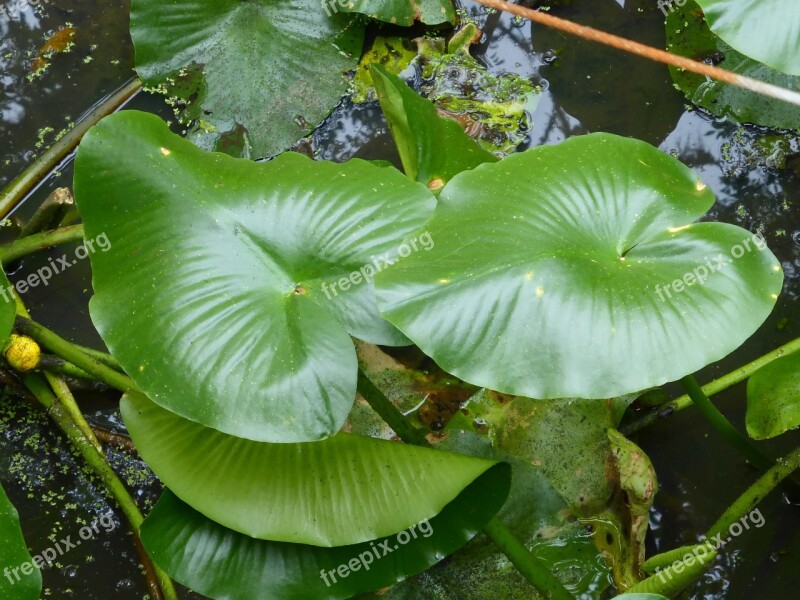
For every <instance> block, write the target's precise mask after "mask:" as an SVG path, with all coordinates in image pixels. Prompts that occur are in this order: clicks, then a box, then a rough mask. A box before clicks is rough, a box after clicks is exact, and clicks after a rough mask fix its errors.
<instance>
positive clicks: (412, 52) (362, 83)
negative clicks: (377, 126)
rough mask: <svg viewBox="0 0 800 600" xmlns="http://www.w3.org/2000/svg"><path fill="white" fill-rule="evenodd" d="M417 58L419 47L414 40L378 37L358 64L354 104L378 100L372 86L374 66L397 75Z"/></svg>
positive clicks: (354, 82) (353, 97)
mask: <svg viewBox="0 0 800 600" xmlns="http://www.w3.org/2000/svg"><path fill="white" fill-rule="evenodd" d="M416 56H417V45H416V44H415V43H414V41H413V40H410V39H408V38H405V37H381V36H378V37H376V38H375V40H374V41H373V42H372V46H371V47H370V49H369V50H368V51H367V52H365V53H364V56H362V57H361V60H360V61H359V63H358V70H357V71H356V76H355V78H354V79H353V87H354V90H353V96H352V99H353V102H355V103H356V104H362V103H364V102H370V101H375V100H377V99H378V98H377V94H376V93H375V89H374V87H373V84H372V73H371V68H372V66H373V65H380V66H381V67H383V68H384V69H386V71H387V72H388V73H391V74H392V75H397V74H399V73H400V72H401V71H403V70H404V69H405V68H406V67H408V65H409V64H411V61H412V60H414V58H416Z"/></svg>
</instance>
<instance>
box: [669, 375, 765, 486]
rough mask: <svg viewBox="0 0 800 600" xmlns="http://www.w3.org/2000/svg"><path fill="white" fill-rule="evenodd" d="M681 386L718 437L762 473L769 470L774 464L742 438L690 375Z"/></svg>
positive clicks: (682, 380) (682, 381) (683, 380)
mask: <svg viewBox="0 0 800 600" xmlns="http://www.w3.org/2000/svg"><path fill="white" fill-rule="evenodd" d="M681 384H683V387H684V388H685V389H686V391H687V392H688V394H689V397H690V398H691V399H692V402H693V403H694V405H695V406H696V407H697V410H699V411H700V413H701V414H702V415H703V416H704V417H705V418H706V420H708V422H709V423H711V425H712V426H713V427H714V429H716V430H717V431H718V432H719V433H720V435H722V437H723V438H725V440H726V441H727V442H728V443H729V444H730V445H731V446H733V447H734V448H736V450H738V451H739V452H740V453H741V454H742V455H743V456H744V457H745V458H746V459H747V460H749V461H750V462H751V463H752V464H753V465H755V466H756V467H757V468H759V469H761V470H762V471H766V470H767V469H769V468H770V467H771V466H772V465H773V464H774V463H773V461H772V459H770V458H769V457H768V456H766V455H765V454H762V452H761V451H760V450H759V449H758V448H756V447H755V446H754V445H753V444H752V443H751V442H750V440H748V439H747V438H746V437H744V436H743V435H742V434H741V433H739V430H738V429H736V428H735V427H734V426H733V425H732V424H731V422H730V421H728V419H726V418H725V415H723V414H722V413H721V412H720V411H719V410H718V409H717V407H716V406H714V404H713V403H712V402H711V400H709V398H708V396H706V395H705V394H704V393H703V390H702V389H701V388H700V384H698V383H697V380H696V379H695V378H694V376H692V375H687V376H686V377H684V378H683V379H681Z"/></svg>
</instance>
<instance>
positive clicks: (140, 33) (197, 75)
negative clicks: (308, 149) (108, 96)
mask: <svg viewBox="0 0 800 600" xmlns="http://www.w3.org/2000/svg"><path fill="white" fill-rule="evenodd" d="M131 37H132V38H133V43H134V45H135V47H136V70H137V72H138V73H139V76H140V77H141V79H142V81H143V83H144V84H145V85H147V86H150V87H153V88H157V89H158V90H159V91H160V92H161V93H164V94H165V95H167V96H170V97H171V100H170V103H171V104H172V105H173V106H175V107H176V114H177V116H178V117H179V118H180V119H181V120H182V121H183V122H184V124H185V125H187V126H191V133H190V138H191V139H193V141H194V142H195V143H197V144H198V145H200V146H201V147H202V148H205V149H207V150H212V149H213V150H221V151H227V152H229V153H232V154H234V155H236V156H245V157H252V158H260V157H264V156H272V155H274V154H278V153H279V152H281V151H283V150H286V149H287V148H289V147H290V146H291V145H292V144H293V143H294V142H296V141H297V140H299V139H300V138H302V137H303V136H305V135H307V134H308V133H310V132H311V131H312V130H313V129H314V127H315V126H316V125H317V124H318V123H319V122H320V121H322V119H324V118H325V117H326V116H327V115H328V113H330V111H331V109H333V107H334V106H336V104H337V103H338V102H339V99H340V98H341V97H342V96H343V95H344V93H345V91H346V90H347V87H348V82H347V79H346V78H345V77H344V74H345V72H347V71H349V70H350V69H353V68H354V67H355V66H356V64H357V62H358V57H359V56H360V54H361V45H362V43H363V26H362V25H358V24H356V23H354V22H353V19H352V16H350V15H345V14H334V15H332V16H328V15H327V14H326V12H325V10H324V8H323V5H322V3H321V1H320V0H288V1H287V0H253V1H248V2H241V1H240V0H175V1H172V2H163V1H162V0H134V1H133V4H132V7H131Z"/></svg>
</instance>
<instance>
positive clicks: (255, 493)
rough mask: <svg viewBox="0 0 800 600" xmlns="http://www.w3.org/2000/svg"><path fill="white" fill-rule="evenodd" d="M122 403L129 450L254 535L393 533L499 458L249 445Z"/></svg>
mask: <svg viewBox="0 0 800 600" xmlns="http://www.w3.org/2000/svg"><path fill="white" fill-rule="evenodd" d="M121 408H122V417H123V419H124V420H125V425H126V426H127V427H128V430H129V431H130V433H131V437H132V438H133V440H134V442H135V443H136V448H137V449H138V450H139V453H140V454H141V455H142V457H143V458H144V459H145V460H146V461H147V464H148V465H149V466H150V467H151V468H152V469H153V471H154V472H155V473H156V475H158V476H159V479H161V481H162V482H164V484H165V485H166V486H167V487H169V488H170V490H172V491H173V492H174V493H175V494H176V495H177V496H178V497H179V498H181V499H182V500H183V501H184V502H187V503H188V504H189V505H191V506H192V507H193V508H195V509H196V510H198V511H200V512H201V513H203V514H204V515H205V516H207V517H209V518H211V519H212V520H214V521H216V522H217V523H219V524H221V525H224V526H226V527H228V528H230V529H233V530H235V531H238V532H240V533H244V534H246V535H249V536H250V537H254V538H259V539H268V540H273V541H283V542H296V543H302V544H311V545H315V546H324V547H332V546H344V545H348V544H358V543H362V542H366V541H369V540H374V539H376V538H379V537H384V536H387V535H391V534H394V533H397V532H398V531H401V530H403V529H406V528H407V527H410V526H411V525H414V524H415V523H419V522H420V521H422V520H425V519H430V518H432V517H434V516H435V515H437V514H438V513H439V512H440V511H441V510H442V509H443V508H444V507H445V506H446V505H447V504H448V503H449V502H451V501H452V500H454V499H455V498H456V497H457V496H458V494H460V493H461V491H462V490H463V489H464V488H466V487H467V486H468V485H469V484H470V483H472V482H473V481H474V480H475V479H477V478H478V477H480V476H481V475H482V474H483V473H485V472H486V471H487V470H489V469H491V468H492V467H493V466H495V465H496V464H497V461H492V460H484V459H479V458H471V457H467V456H461V455H458V454H451V453H446V452H435V451H433V450H431V449H429V448H421V447H417V446H409V445H405V444H397V443H394V442H387V441H384V440H375V439H372V438H368V437H364V436H360V435H352V434H348V433H340V434H338V435H336V436H334V437H331V438H329V439H327V440H324V441H321V442H311V443H304V444H269V443H264V442H253V441H251V440H245V439H242V438H237V437H234V436H231V435H227V434H224V433H221V432H219V431H215V430H213V429H208V428H206V427H203V426H202V425H198V424H197V423H194V422H192V421H188V420H186V419H183V418H181V417H179V416H178V415H176V414H175V413H172V412H170V411H168V410H165V409H163V408H161V407H159V406H158V405H157V404H155V403H154V402H151V401H150V400H148V399H147V398H146V397H145V396H143V395H141V394H128V395H126V396H125V397H124V398H123V400H122V405H121ZM399 482H402V485H400V484H399ZM265 507H268V508H269V509H268V510H265Z"/></svg>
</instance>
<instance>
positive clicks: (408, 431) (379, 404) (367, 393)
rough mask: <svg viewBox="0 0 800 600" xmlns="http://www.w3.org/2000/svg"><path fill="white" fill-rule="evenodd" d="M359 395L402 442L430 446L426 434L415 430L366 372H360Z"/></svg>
mask: <svg viewBox="0 0 800 600" xmlns="http://www.w3.org/2000/svg"><path fill="white" fill-rule="evenodd" d="M358 393H359V394H361V396H362V397H363V398H364V400H366V401H367V403H368V404H369V405H370V406H371V407H372V409H373V410H374V411H375V412H376V413H378V415H379V416H380V417H381V419H383V420H384V421H385V422H386V423H387V424H388V425H389V427H391V428H392V429H393V430H394V432H395V433H396V434H397V437H399V438H400V439H401V440H403V441H404V442H406V443H407V444H415V445H417V446H430V444H429V443H428V440H427V439H426V438H425V433H424V432H423V431H421V430H419V429H415V428H414V426H413V425H411V423H409V422H408V419H406V418H405V417H404V416H403V413H401V412H400V411H399V410H397V407H396V406H395V405H394V404H393V403H392V401H391V400H389V399H388V398H387V397H386V396H385V395H384V393H383V392H382V391H381V390H380V389H378V387H377V386H376V385H375V384H374V383H372V381H371V380H370V379H369V377H367V376H366V375H365V374H364V372H363V371H362V370H361V369H359V370H358Z"/></svg>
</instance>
